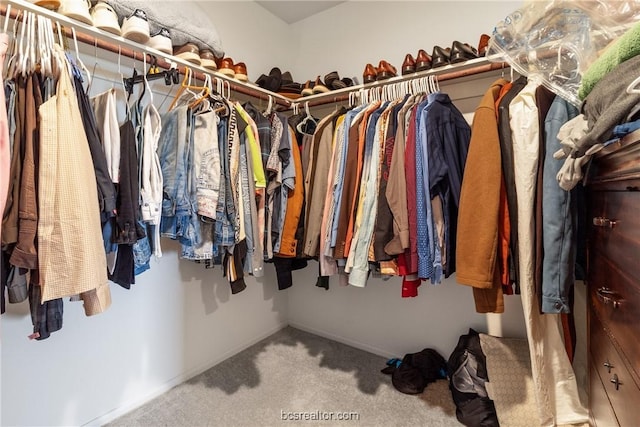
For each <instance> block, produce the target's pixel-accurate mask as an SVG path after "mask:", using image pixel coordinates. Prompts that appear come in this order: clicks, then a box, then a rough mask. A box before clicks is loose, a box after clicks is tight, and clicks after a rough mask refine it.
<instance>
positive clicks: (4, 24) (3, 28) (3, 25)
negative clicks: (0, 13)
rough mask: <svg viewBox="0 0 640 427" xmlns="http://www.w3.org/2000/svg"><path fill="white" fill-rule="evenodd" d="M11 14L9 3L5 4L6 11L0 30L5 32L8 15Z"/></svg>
mask: <svg viewBox="0 0 640 427" xmlns="http://www.w3.org/2000/svg"><path fill="white" fill-rule="evenodd" d="M10 16H11V3H9V4H7V11H6V12H5V15H4V23H3V24H2V32H3V33H5V34H7V28H9V17H10Z"/></svg>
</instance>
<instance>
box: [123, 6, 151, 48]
mask: <svg viewBox="0 0 640 427" xmlns="http://www.w3.org/2000/svg"><path fill="white" fill-rule="evenodd" d="M122 37H124V38H125V39H129V40H133V41H134V42H137V43H142V44H145V43H146V42H148V41H149V19H148V18H147V14H146V12H145V11H144V10H142V9H136V10H135V11H134V12H133V13H132V14H131V15H130V16H128V17H126V18H124V20H123V21H122Z"/></svg>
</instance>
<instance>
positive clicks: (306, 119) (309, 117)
mask: <svg viewBox="0 0 640 427" xmlns="http://www.w3.org/2000/svg"><path fill="white" fill-rule="evenodd" d="M304 111H305V113H306V114H307V115H306V116H305V117H304V119H302V121H301V122H300V123H298V125H297V126H296V129H297V130H298V132H300V133H305V132H304V127H305V125H306V124H307V123H308V122H312V123H313V124H314V125H316V126H317V125H318V122H317V121H316V119H314V118H313V116H312V115H311V111H310V110H309V101H307V102H305V103H304Z"/></svg>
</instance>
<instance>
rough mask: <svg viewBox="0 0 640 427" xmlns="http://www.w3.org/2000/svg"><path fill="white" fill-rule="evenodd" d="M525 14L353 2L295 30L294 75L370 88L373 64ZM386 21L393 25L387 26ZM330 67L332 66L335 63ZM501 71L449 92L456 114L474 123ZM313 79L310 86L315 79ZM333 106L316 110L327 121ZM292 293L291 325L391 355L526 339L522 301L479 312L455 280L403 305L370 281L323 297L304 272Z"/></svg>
mask: <svg viewBox="0 0 640 427" xmlns="http://www.w3.org/2000/svg"><path fill="white" fill-rule="evenodd" d="M519 6H520V2H486V1H477V2H459V1H446V2H445V1H439V2H438V1H422V2H420V1H417V2H413V1H411V2H399V1H395V2H390V1H387V2H375V1H366V2H361V1H350V2H346V3H342V4H340V5H338V6H336V7H334V8H331V9H328V10H326V11H325V12H322V13H320V14H318V15H315V16H313V17H310V18H307V19H306V20H303V21H300V22H298V23H295V24H293V25H292V27H293V29H294V31H295V32H296V35H295V37H296V38H297V39H298V40H299V43H300V51H299V54H298V57H297V60H296V66H295V67H294V70H295V73H296V74H300V75H309V76H315V75H317V74H320V73H322V75H323V76H324V74H326V73H327V72H329V71H332V70H334V69H337V70H338V71H339V73H340V75H341V76H353V75H356V76H358V78H359V79H360V81H362V80H361V74H362V70H363V69H364V65H365V64H366V63H367V62H372V63H374V65H377V62H378V61H379V60H380V59H387V60H388V61H390V62H392V63H393V64H395V65H396V67H398V69H400V66H401V64H402V61H403V59H404V56H405V54H406V53H407V52H410V53H412V54H413V55H414V56H415V55H416V54H417V52H418V49H420V48H423V49H425V50H427V52H428V53H429V54H430V53H431V50H432V47H433V45H436V44H439V45H441V46H450V45H451V42H452V41H453V40H460V41H463V42H465V41H466V42H468V43H470V44H476V45H477V43H478V40H479V37H480V34H482V33H489V34H490V33H491V31H492V30H493V27H494V26H495V24H496V23H497V22H498V21H500V20H501V19H503V18H504V17H505V16H506V15H507V14H508V13H510V12H511V11H513V10H515V9H516V8H518V7H519ZM380 17H384V18H382V19H381V18H380ZM327 58H331V59H330V60H327ZM499 76H500V72H494V73H487V74H484V75H482V76H473V77H468V78H464V79H459V80H456V81H447V82H443V84H441V89H442V90H443V91H444V92H446V93H448V94H449V95H450V96H451V98H452V100H453V101H454V103H455V104H456V106H457V107H458V108H459V109H460V110H461V111H462V112H463V113H465V115H466V116H467V117H469V118H470V117H471V116H472V113H473V111H474V110H475V108H476V107H477V106H478V103H479V101H480V98H481V97H482V94H483V93H484V91H485V90H486V89H487V88H488V87H489V85H490V84H491V82H492V81H493V80H495V79H496V78H497V77H499ZM309 78H310V77H309ZM331 109H333V107H327V108H317V109H315V110H314V112H315V113H316V114H317V115H318V116H320V117H321V116H322V115H323V114H326V113H327V111H328V110H331ZM297 277H299V279H298V280H296V284H295V286H294V287H293V288H292V289H291V290H290V291H289V323H290V324H291V325H293V326H297V327H299V328H301V329H305V330H309V331H313V332H315V333H317V334H319V335H324V336H328V337H331V338H333V339H336V340H338V341H342V342H345V343H350V344H352V345H355V346H357V347H361V348H364V349H368V350H370V351H372V352H374V353H379V354H382V355H386V356H392V355H393V356H402V355H403V354H405V353H406V352H409V351H418V350H421V349H422V348H424V347H433V348H436V349H437V350H439V351H440V352H441V353H442V354H443V355H445V356H448V354H450V352H451V350H452V349H453V347H454V346H455V345H456V343H457V338H458V336H459V335H461V334H463V333H466V331H467V329H468V328H469V327H473V328H475V329H477V330H478V331H481V332H488V333H490V334H493V335H498V336H509V337H525V336H526V332H525V328H524V318H523V314H522V305H521V302H520V297H519V296H511V297H505V303H506V310H505V311H506V312H505V314H503V315H497V314H491V315H479V314H476V313H475V308H474V303H473V296H472V291H471V289H470V288H468V287H466V286H462V285H459V284H457V283H456V282H455V278H454V277H452V278H449V279H448V280H445V281H444V283H442V285H441V286H439V287H433V286H431V285H430V284H424V285H422V286H421V287H420V291H419V292H420V295H419V296H418V297H417V298H415V299H402V298H401V297H400V286H401V283H400V282H401V281H400V279H391V280H389V281H387V282H383V281H381V280H370V281H369V284H368V285H367V287H366V288H365V289H354V288H341V287H340V286H339V285H337V282H336V284H333V283H332V287H331V290H329V291H328V292H325V291H324V290H322V289H319V288H316V287H315V286H313V285H314V283H315V279H314V277H313V273H311V272H306V271H305V272H301V273H299V275H298V276H297Z"/></svg>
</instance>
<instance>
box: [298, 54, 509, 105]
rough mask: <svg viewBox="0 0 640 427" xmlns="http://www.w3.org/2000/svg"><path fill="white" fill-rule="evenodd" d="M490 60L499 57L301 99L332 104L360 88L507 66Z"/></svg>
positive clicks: (460, 74) (449, 76)
mask: <svg viewBox="0 0 640 427" xmlns="http://www.w3.org/2000/svg"><path fill="white" fill-rule="evenodd" d="M492 61H499V58H486V57H484V58H477V59H472V60H468V61H466V62H463V63H458V64H453V65H446V66H442V67H438V68H432V69H429V70H426V71H420V72H416V73H412V74H406V75H404V76H397V77H391V78H388V79H385V80H378V81H374V82H373V83H367V84H361V85H355V86H350V87H346V88H344V89H338V90H333V91H331V92H326V93H319V94H314V95H309V96H305V97H304V98H302V99H301V101H304V102H305V105H306V104H307V103H308V105H309V107H317V106H321V105H326V104H333V103H336V102H344V101H349V99H350V96H353V95H351V94H352V93H354V92H359V91H361V90H366V89H371V88H375V87H383V86H387V85H390V84H396V83H402V82H410V81H412V80H416V79H421V78H424V77H427V76H435V77H436V78H437V80H438V81H439V82H442V81H446V80H453V79H459V78H462V77H468V76H473V75H476V74H482V73H488V72H491V71H496V70H500V69H504V68H506V67H508V65H507V64H506V63H504V62H492Z"/></svg>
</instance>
